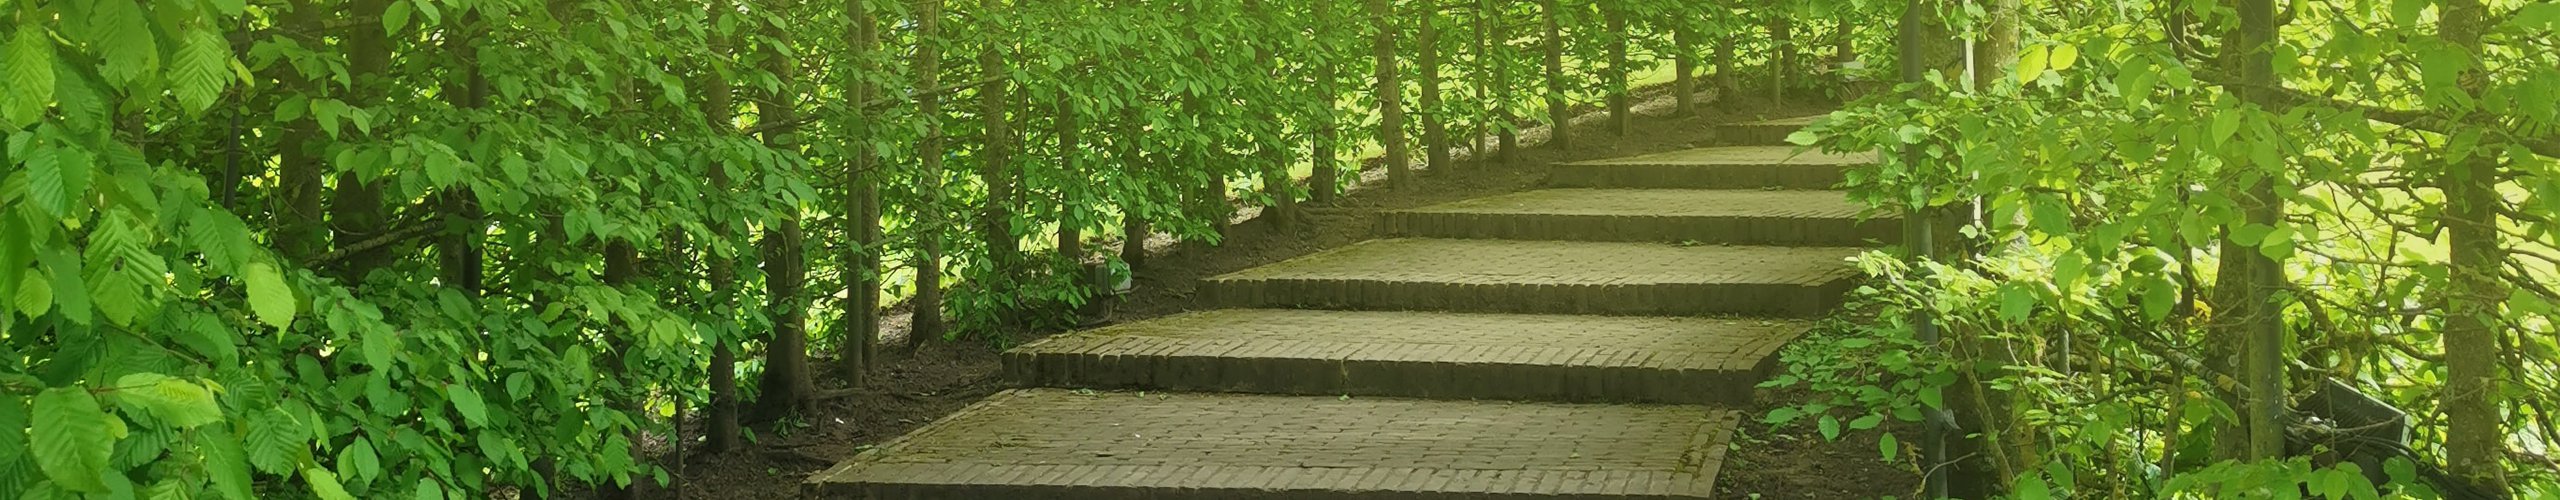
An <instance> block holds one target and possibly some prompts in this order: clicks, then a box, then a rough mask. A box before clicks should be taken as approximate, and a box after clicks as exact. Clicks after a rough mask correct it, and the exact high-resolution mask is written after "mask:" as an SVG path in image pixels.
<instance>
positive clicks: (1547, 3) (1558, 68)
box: [1538, 0, 1573, 150]
mask: <svg viewBox="0 0 2560 500" xmlns="http://www.w3.org/2000/svg"><path fill="white" fill-rule="evenodd" d="M1538 5H1539V7H1540V10H1541V11H1542V13H1543V15H1544V17H1545V19H1546V22H1547V37H1546V45H1547V145H1549V146H1555V148H1556V149H1562V150H1571V149H1573V115H1572V114H1570V113H1571V111H1570V110H1567V109H1565V105H1566V103H1565V96H1564V89H1565V84H1564V24H1563V21H1562V20H1561V19H1559V18H1560V17H1561V16H1563V15H1564V10H1563V9H1561V8H1558V7H1557V6H1556V0H1539V2H1538Z"/></svg>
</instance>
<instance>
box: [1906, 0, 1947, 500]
mask: <svg viewBox="0 0 2560 500" xmlns="http://www.w3.org/2000/svg"><path fill="white" fill-rule="evenodd" d="M1924 8H1926V6H1925V5H1924V4H1923V2H1922V1H1921V0H1904V2H1903V11H1902V20H1901V21H1900V22H1899V23H1898V24H1899V26H1896V28H1897V30H1896V35H1897V36H1896V37H1895V45H1896V46H1897V47H1896V48H1898V49H1900V50H1899V51H1898V52H1899V56H1900V57H1899V61H1898V62H1899V63H1900V64H1901V65H1902V82H1903V83H1907V84H1921V83H1924V80H1925V78H1926V76H1927V73H1926V71H1927V68H1924V67H1922V65H1921V58H1922V55H1921V40H1920V35H1921V30H1920V22H1921V19H1922V18H1921V17H1920V16H1921V15H1922V12H1923V11H1922V9H1924ZM1912 92H1914V93H1915V94H1917V93H1920V92H1922V91H1921V90H1918V89H1917V88H1915V89H1913V90H1912ZM1913 97H1919V96H1918V95H1914V96H1913ZM1901 155H1902V162H1903V166H1904V168H1917V167H1916V166H1917V165H1919V164H1920V162H1922V161H1924V160H1925V159H1926V158H1925V157H1924V156H1923V155H1922V153H1921V149H1920V145H1918V144H1904V145H1902V151H1901ZM1923 178H1926V177H1923ZM1927 203H1928V202H1927V200H1919V201H1916V202H1914V203H1913V205H1912V206H1908V207H1904V210H1905V213H1903V215H1902V232H1903V239H1902V244H1903V251H1904V252H1905V254H1906V256H1908V257H1909V258H1910V259H1911V261H1912V262H1914V263H1919V262H1925V261H1929V260H1933V259H1935V258H1936V255H1935V254H1936V253H1937V241H1935V240H1936V235H1935V234H1933V233H1934V232H1935V231H1934V227H1933V226H1934V225H1935V223H1936V222H1937V216H1936V214H1937V210H1935V209H1934V208H1932V207H1929V206H1928V205H1927ZM1910 321H1911V324H1912V328H1914V329H1915V330H1916V332H1915V333H1916V334H1917V335H1918V336H1919V337H1920V342H1921V343H1922V344H1924V345H1929V346H1936V345H1937V344H1938V323H1937V318H1934V317H1931V316H1930V315H1929V312H1928V311H1927V310H1916V311H1912V312H1911V318H1910ZM1941 412H1943V410H1939V411H1933V412H1931V415H1930V418H1925V419H1922V422H1921V431H1920V454H1921V456H1922V457H1923V461H1924V462H1923V463H1922V464H1921V467H1922V469H1921V472H1922V473H1923V476H1922V485H1923V488H1924V491H1926V492H1927V494H1928V495H1929V498H1946V497H1947V471H1946V466H1947V424H1949V423H1951V422H1952V420H1951V419H1948V418H1946V417H1945V415H1941V414H1939V413H1941Z"/></svg>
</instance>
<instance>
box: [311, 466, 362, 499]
mask: <svg viewBox="0 0 2560 500" xmlns="http://www.w3.org/2000/svg"><path fill="white" fill-rule="evenodd" d="M302 479H303V481H306V482H309V483H311V494H312V495H316V496H319V497H320V500H356V496H355V495H349V494H347V486H346V485H343V484H338V475H336V474H330V473H329V469H322V468H319V467H312V468H308V469H303V470H302Z"/></svg>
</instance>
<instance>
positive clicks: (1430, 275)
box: [1200, 238, 1859, 317]
mask: <svg viewBox="0 0 2560 500" xmlns="http://www.w3.org/2000/svg"><path fill="white" fill-rule="evenodd" d="M1858 252H1859V250H1858V249H1855V248H1794V247H1751V246H1715V245H1696V246H1682V245H1673V244H1663V243H1615V242H1581V241H1513V240H1457V239H1422V238H1406V239H1386V240H1372V241H1366V242H1361V243H1356V244H1352V245H1349V246H1345V247H1342V248H1337V249H1333V250H1328V251H1324V252H1319V253H1316V254H1313V255H1308V256H1305V257H1299V258H1296V259H1291V260H1288V261H1284V262H1280V263H1277V264H1272V265H1268V266H1263V267H1258V268H1253V269H1247V270H1244V271H1240V272H1236V273H1231V274H1227V275H1224V276H1218V277H1215V278H1210V279H1208V280H1204V281H1202V282H1201V284H1200V293H1201V296H1202V300H1204V301H1206V302H1207V303H1208V304H1212V305H1216V306H1223V307H1327V308H1345V309H1364V310H1378V309H1387V310H1446V311H1465V312H1519V313H1536V314H1628V315H1691V314H1755V315H1776V316H1782V317H1808V316H1813V315H1817V314H1820V313H1822V312H1823V311H1828V310H1830V309H1831V308H1832V307H1833V306H1835V305H1837V302H1838V298H1839V295H1840V294H1841V293H1842V292H1845V291H1846V290H1847V288H1849V286H1850V279H1851V278H1853V277H1854V276H1855V275H1856V269H1853V268H1851V267H1850V266H1849V264H1848V261H1847V260H1846V259H1848V258H1849V257H1851V256H1854V255H1856V254H1857V253H1858Z"/></svg>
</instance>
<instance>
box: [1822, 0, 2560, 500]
mask: <svg viewBox="0 0 2560 500" xmlns="http://www.w3.org/2000/svg"><path fill="white" fill-rule="evenodd" d="M2020 3H2021V2H2014V1H2011V2H1972V3H1953V2H1916V3H1915V5H1918V6H1919V7H1918V8H1919V9H1921V10H1920V11H1915V12H1914V14H1915V15H1914V16H1912V17H1909V18H1905V19H1915V20H1918V21H1919V22H1921V23H1923V24H1924V25H1927V26H1928V27H1934V28H1935V29H1934V30H1932V29H1920V30H1914V31H1911V32H1906V33H1913V34H1917V35H1918V36H1921V37H1924V38H1919V39H1915V40H1917V43H1919V45H1918V46H1917V47H1918V50H1914V51H1910V52H1905V53H1906V54H1919V55H1920V56H1921V57H1926V58H1928V59H1924V60H1917V61H1906V62H1909V63H1913V64H1919V65H1920V67H1922V68H1924V69H1929V70H1932V72H1931V73H1930V74H1929V75H1928V77H1927V78H1926V79H1925V80H1923V81H1919V82H1913V83H1909V84H1907V85H1905V86H1904V87H1903V88H1902V89H1900V91H1898V92H1894V93H1888V94H1881V95H1876V96H1871V97H1870V98H1868V99H1866V100H1864V101H1861V102H1860V103H1859V104H1856V105H1853V106H1851V107H1850V108H1849V109H1847V110H1844V111H1843V112H1841V113H1839V114H1837V115H1834V116H1833V117H1832V118H1831V119H1830V120H1828V121H1826V122H1825V123H1824V124H1822V125H1819V126H1817V127H1815V129H1814V130H1811V131H1808V132H1807V133H1805V134H1804V135H1802V136H1800V137H1799V139H1802V140H1804V141H1805V142H1807V143H1819V144H1820V145H1821V146H1822V147H1824V148H1829V149H1835V150H1847V151H1872V150H1878V149H1883V150H1886V151H1888V154H1887V155H1886V159H1887V160H1886V161H1885V162H1884V164H1883V165H1881V166H1880V167H1878V168H1876V169H1872V170H1866V171H1861V172H1857V173H1854V174H1853V175H1852V177H1853V178H1852V180H1851V184H1852V185H1851V187H1852V189H1853V190H1854V191H1855V193H1856V195H1857V196H1858V197H1860V198H1861V199H1863V200H1866V201H1868V202H1870V203H1871V204H1872V205H1874V206H1875V207H1877V208H1879V209H1881V210H1885V211H1892V212H1900V213H1906V214H1925V215H1927V216H1928V218H1930V219H1932V220H1939V219H1943V220H1947V221H1950V222H1949V225H1948V226H1946V227H1949V228H1954V227H1957V226H1961V229H1960V232H1958V231H1945V232H1941V233H1940V234H1941V235H1942V239H1944V240H1955V242H1954V244H1952V245H1947V246H1948V247H1961V248H1950V249H1949V251H1947V252H1945V253H1942V254H1941V255H1940V257H1941V258H1940V259H1938V261H1937V262H1933V263H1926V264H1919V265H1903V264H1890V263H1880V262H1873V261H1872V260H1876V259H1871V262H1870V263H1869V267H1870V271H1872V272H1873V274H1874V275H1876V276H1878V277H1880V278H1884V279H1880V280H1878V281H1879V283H1880V284H1879V285H1877V286H1874V287H1870V288H1869V289H1868V290H1865V292H1864V296H1865V300H1867V301H1868V303H1869V304H1870V305H1871V306H1872V307H1873V308H1874V309H1873V311H1874V312H1880V313H1882V314H1883V315H1884V317H1885V319H1884V320H1882V321H1879V322H1876V323H1872V324H1867V325H1862V326H1859V327H1857V328H1854V329H1852V330H1854V331H1855V332H1856V333H1857V335H1848V336H1843V337H1839V338H1837V339H1834V340H1828V341H1822V342H1815V343H1811V344H1808V346H1807V347H1806V350H1801V351H1799V352H1797V353H1795V354H1793V356H1796V360H1795V364H1797V365H1799V366H1800V367H1802V368H1803V369H1802V370H1800V373H1799V377H1798V378H1793V379H1789V380H1785V381H1783V382H1784V383H1788V384H1797V383H1801V384H1805V385H1807V386H1808V387H1811V388H1814V389H1817V390H1818V392H1821V393H1824V394H1831V395H1835V396H1837V397H1835V398H1828V399H1825V400H1824V401H1823V402H1822V404H1819V405H1816V406H1815V407H1811V408H1806V407H1797V408H1791V409H1789V410H1786V411H1784V412H1783V414H1782V415H1773V417H1783V418H1773V420H1780V421H1783V420H1790V419H1794V418H1830V419H1839V418H1841V417H1839V416H1838V415H1840V414H1847V413H1854V412H1856V411H1859V410H1860V409H1863V410H1865V411H1866V412H1868V413H1871V414H1874V415H1879V416H1900V417H1903V419H1905V420H1910V421H1914V422H1917V421H1922V420H1923V417H1924V416H1925V415H1926V414H1928V413H1929V412H1932V411H1940V409H1945V410H1951V411H1952V415H1953V418H1952V420H1953V421H1954V423H1960V424H1962V425H1961V428H1962V429H1963V431H1962V433H1960V434H1961V435H1960V436H1959V437H1958V438H1957V444H1956V445H1955V447H1956V448H1957V449H1956V450H1954V451H1955V452H1954V453H1951V454H1950V455H1949V456H1950V457H1957V459H1958V462H1959V463H1957V464H1954V465H1953V466H1954V467H1955V468H1957V469H1960V470H1963V471H1965V472H1964V474H1966V475H1967V477H1970V478H1972V479H1971V480H1970V481H1971V482H1974V483H1977V486H1978V487H1980V488H1983V490H1982V491H1986V492H1999V491H2006V492H2008V493H2010V494H2014V495H2016V496H2017V497H2020V498H2043V497H2046V496H2047V495H2065V494H2068V495H2080V496H2097V497H2114V498H2121V497H2155V496H2191V497H2192V496H2204V497H2256V496H2264V497H2279V498H2283V497H2293V496H2295V495H2299V494H2301V493H2303V492H2305V491H2308V492H2313V493H2318V494H2323V495H2329V496H2332V497H2346V496H2355V497H2369V496H2370V495H2372V494H2373V493H2375V490H2374V489H2372V488H2371V487H2370V485H2368V484H2367V483H2366V482H2364V481H2363V478H2364V476H2361V475H2359V474H2360V473H2361V474H2372V475H2373V477H2375V478H2384V477H2388V478H2390V479H2392V480H2393V481H2391V482H2392V484H2396V485H2400V486H2405V487H2406V488H2387V489H2384V490H2381V491H2384V492H2389V491H2398V492H2400V493H2408V494H2417V495H2419V496H2434V495H2438V494H2445V495H2459V494H2461V493H2462V492H2464V491H2469V492H2479V493H2485V492H2493V491H2508V492H2512V494H2516V495H2523V496H2526V497H2539V498H2547V497H2551V496H2555V495H2560V485H2556V484H2560V462H2555V461H2554V459H2553V458H2552V457H2553V453H2554V452H2553V450H2552V449H2551V447H2552V445H2553V444H2554V443H2560V428H2555V427H2554V424H2553V420H2554V415H2553V414H2552V409H2553V408H2555V407H2560V341H2556V340H2555V339H2560V336H2555V328H2560V327H2555V325H2554V324H2553V323H2552V321H2551V317H2552V311H2553V305H2554V304H2555V303H2560V292H2555V291H2554V288H2553V283H2560V258H2555V255H2560V239H2555V236H2554V235H2553V231H2554V229H2560V226H2555V225H2554V224H2553V221H2552V219H2551V214H2553V213H2560V205H2554V204H2553V203H2554V200H2555V199H2560V182H2555V181H2560V178H2555V177H2554V175H2553V166H2554V165H2555V163H2554V161H2553V160H2552V158H2553V156H2554V155H2560V147H2555V146H2560V133H2555V130H2560V128H2555V127H2556V126H2560V56H2555V55H2554V54H2555V53H2560V52H2555V51H2554V50H2553V41H2554V40H2560V36H2555V31H2554V30H2555V29H2560V5H2555V4H2551V3H2548V2H2524V1H2505V0H2488V1H2482V0H2401V1H2393V2H2290V3H2280V4H2281V5H2276V4H2279V3H2277V2H2264V1H2242V2H2208V1H2184V0H2179V1H2159V2H2095V3H2089V2H2080V3H2073V2H2036V1H2029V2H2023V4H2024V5H2019V4H2020ZM1932 34H1939V35H1946V36H1945V37H1942V38H1925V37H1928V36H1930V35H1932ZM1960 38H1969V39H1971V40H1974V43H1972V44H1970V45H1959V44H1957V43H1956V40H1958V39H1960ZM1965 48H1970V49H1972V52H1971V55H1972V57H1971V58H1969V59H1968V58H1965V57H1963V56H1964V55H1965V54H1966V52H1964V50H1965ZM1968 60H1970V61H1972V62H1973V64H1974V66H1972V67H1971V68H1967V67H1966V65H1965V61H1968ZM1968 69H1970V71H1968ZM1968 75H1971V76H1972V78H1967V76H1968ZM1905 148H1915V149H1905ZM1901 151H1912V154H1910V155H1907V156H1906V155H1905V154H1901V153H1900V152H1901ZM1878 259H1882V257H1879V258H1878ZM1913 313H1920V314H1921V316H1926V317H1929V318H1932V319H1935V320H1936V321H1937V323H1938V324H1939V325H1941V326H1944V327H1945V329H1944V331H1945V334H1946V337H1945V339H1944V340H1942V341H1937V342H1923V341H1922V339H1921V338H1920V336H1919V335H1918V334H1917V332H1918V331H1919V329H1918V328H1917V323H1914V322H1913V319H1915V318H1918V317H1920V316H1908V315H1910V314H1913ZM1880 339H1881V340H1880ZM1903 348H1908V349H1910V350H1909V351H1908V352H1910V353H1913V354H1911V355H1907V356H1906V355H1900V354H1897V355H1895V356H1896V357H1895V358H1893V359H1895V360H1896V361H1894V362H1892V363H1886V364H1882V365H1878V364H1870V363H1864V362H1863V361H1865V360H1866V359H1868V358H1867V357H1868V356H1873V355H1876V354H1875V353H1878V352H1883V351H1896V352H1901V351H1900V349H1903ZM2330 379H2334V380H2337V381H2339V382H2341V383H2343V384H2345V385H2346V386H2349V387H2353V388H2356V389H2359V390H2361V391H2363V392H2367V393H2371V394H2374V395H2376V396H2378V397H2380V398H2381V399H2382V400H2383V401H2385V402H2388V403H2390V404H2392V405H2394V406H2397V407H2399V408H2402V409H2405V410H2406V411H2407V412H2408V413H2409V415H2410V416H2411V418H2412V419H2413V420H2414V422H2415V429H2416V433H2415V439H2414V440H2413V442H2412V443H2411V444H2410V448H2412V450H2411V451H2414V453H2413V454H2411V455H2410V456H2406V457H2401V458H2395V459H2392V460H2391V461H2388V462H2386V465H2383V466H2382V468H2384V469H2388V470H2375V464H2374V463H2366V464H2361V465H2360V464H2356V463H2333V462H2336V460H2334V458H2335V456H2332V455H2326V454H2325V453H2326V451H2324V450H2335V449H2338V448H2342V447H2344V446H2345V445H2341V444H2339V443H2329V442H2315V443H2312V446H2310V449H2305V446H2304V443H2302V442H2301V440H2300V439H2299V436H2300V435H2302V434H2304V433H2305V432H2306V429H2310V431H2312V432H2313V433H2314V434H2316V431H2318V429H2317V427H2318V426H2319V425H2321V424H2320V423H2319V422H2315V421H2305V420H2299V419H2297V418H2296V415H2295V414H2294V412H2292V411H2288V408H2287V407H2288V406H2289V405H2295V407H2294V408H2292V409H2293V410H2301V411H2309V409H2307V408H2301V407H2299V406H2298V405H2301V404H2303V403H2302V400H2303V398H2304V397H2305V396H2307V395H2309V394H2310V393H2311V392H2313V391H2314V390H2315V389H2318V388H2319V387H2321V386H2322V385H2323V384H2324V383H2325V381H2326V380H2330ZM1897 380H1900V381H1903V382H1900V383H1897V382H1895V381H1897ZM1880 381H1881V382H1880ZM1808 410H1810V411H1808ZM1810 415H1825V416H1822V417H1809V416H1810ZM1850 416H1852V417H1855V416H1858V415H1850ZM1868 425H1873V422H1868ZM2306 426H2308V427H2306ZM2288 433H2291V434H2293V435H2295V437H2296V439H2295V440H2294V441H2292V442H2290V443H2289V442H2288V441H2287V440H2286V438H2287V434H2288ZM1903 437H1905V438H1910V437H1913V436H1911V435H1908V434H1906V435H1904V436H1903ZM1887 455H1889V456H1892V458H1896V459H1903V458H1907V456H1906V455H1896V454H1894V453H1893V452H1892V450H1887ZM2299 457H2309V458H2299ZM2439 464H2440V465H2441V466H2442V470H2443V471H2444V472H2445V473H2446V474H2445V475H2446V476H2449V477H2452V478H2458V479H2455V480H2452V481H2425V480H2423V479H2425V477H2424V476H2427V475H2428V474H2427V473H2428V472H2431V471H2432V470H2434V468H2435V467H2436V466H2437V465H2439ZM1923 466H1927V464H1923ZM2448 485H2452V486H2448Z"/></svg>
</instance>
